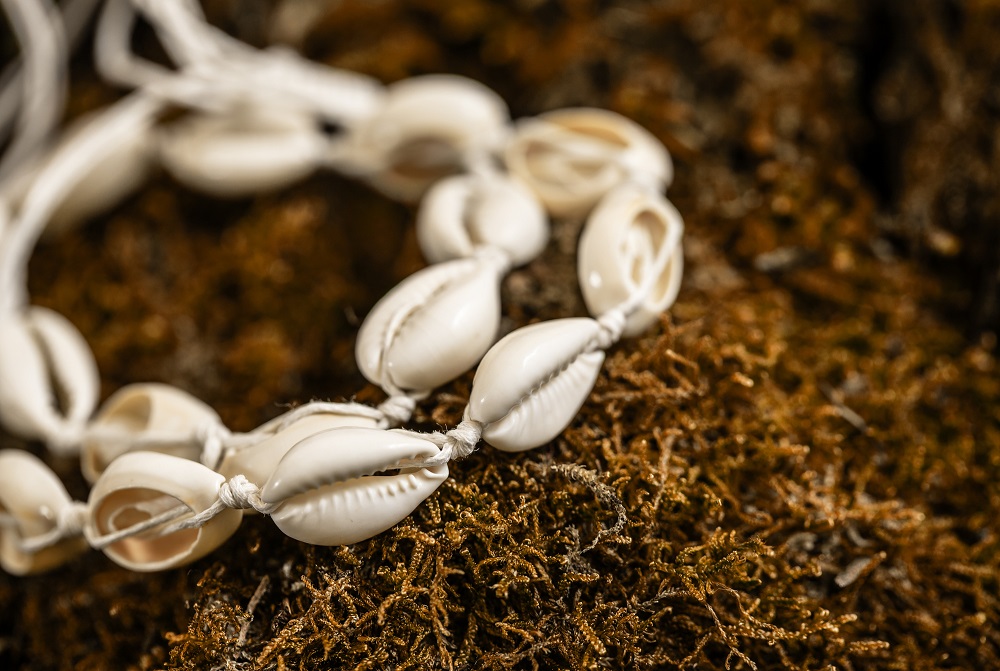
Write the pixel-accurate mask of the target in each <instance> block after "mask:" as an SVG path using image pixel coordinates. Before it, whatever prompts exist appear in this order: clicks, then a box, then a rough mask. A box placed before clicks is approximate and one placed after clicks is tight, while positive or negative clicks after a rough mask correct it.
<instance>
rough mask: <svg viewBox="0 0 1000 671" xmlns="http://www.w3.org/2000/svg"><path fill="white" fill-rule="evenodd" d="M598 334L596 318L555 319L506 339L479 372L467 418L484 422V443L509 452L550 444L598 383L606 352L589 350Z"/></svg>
mask: <svg viewBox="0 0 1000 671" xmlns="http://www.w3.org/2000/svg"><path fill="white" fill-rule="evenodd" d="M600 330H601V327H600V325H599V324H598V323H597V322H596V321H594V320H593V319H555V320H552V321H548V322H541V323H539V324H532V325H530V326H525V327H523V328H520V329H517V330H516V331H514V332H513V333H510V334H509V335H507V336H506V337H504V338H502V339H501V340H500V341H499V342H498V343H497V344H496V345H494V346H493V347H492V348H490V351H489V352H487V353H486V356H484V357H483V360H482V363H480V364H479V368H478V369H477V370H476V377H475V379H474V380H473V382H472V394H471V396H470V398H469V405H468V406H467V407H466V411H465V417H466V419H473V420H476V421H477V422H482V423H483V425H484V427H483V440H485V441H486V442H488V443H489V444H490V445H492V446H494V447H496V448H498V449H500V450H503V451H505V452H521V451H523V450H530V449H531V448H534V447H538V446H539V445H543V444H545V443H547V442H549V441H550V440H552V439H553V438H555V437H556V436H557V435H559V434H560V433H561V432H562V430H563V429H565V428H566V427H567V426H568V425H569V423H570V422H571V421H572V420H573V418H574V417H575V416H576V414H577V412H579V410H580V406H582V405H583V402H584V401H586V400H587V397H588V396H589V395H590V390H591V389H593V387H594V382H596V381H597V375H598V374H599V373H600V372H601V365H602V364H603V363H604V352H603V351H602V350H599V349H597V350H594V351H587V350H588V349H590V348H591V346H592V343H593V342H594V341H595V339H596V338H597V337H598V335H599V333H600Z"/></svg>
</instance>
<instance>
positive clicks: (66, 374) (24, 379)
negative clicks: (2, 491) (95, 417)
mask: <svg viewBox="0 0 1000 671" xmlns="http://www.w3.org/2000/svg"><path fill="white" fill-rule="evenodd" d="M99 386H100V378H99V375H98V372H97V364H96V363H95V362H94V355H93V354H92V353H91V351H90V347H89V346H88V345H87V342H86V341H85V340H84V339H83V336H82V335H80V332H79V331H77V330H76V327H75V326H73V324H71V323H70V322H69V320H67V319H66V318H65V317H63V316H62V315H60V314H59V313H57V312H53V311H52V310H49V309H48V308H43V307H38V306H31V307H30V308H28V309H27V311H26V312H25V313H23V314H22V315H11V316H10V317H8V318H5V319H3V320H0V419H2V420H3V424H4V426H6V427H7V428H8V429H10V430H11V431H13V432H15V433H17V434H19V435H21V436H23V437H25V438H35V439H38V438H40V439H48V440H55V441H58V440H59V437H60V436H61V435H63V434H64V433H65V432H67V431H73V430H76V428H78V427H81V426H82V425H83V423H84V422H85V421H86V419H87V418H88V417H90V413H91V412H93V410H94V405H95V404H96V402H97V395H98V390H99ZM57 405H61V406H62V408H63V409H62V411H61V412H60V411H59V409H58V408H57ZM53 447H58V446H56V445H54V446H53Z"/></svg>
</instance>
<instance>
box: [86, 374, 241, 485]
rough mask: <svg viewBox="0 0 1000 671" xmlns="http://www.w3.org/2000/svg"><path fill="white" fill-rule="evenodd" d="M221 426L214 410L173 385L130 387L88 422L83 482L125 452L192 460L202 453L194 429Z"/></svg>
mask: <svg viewBox="0 0 1000 671" xmlns="http://www.w3.org/2000/svg"><path fill="white" fill-rule="evenodd" d="M221 423H222V420H220V419H219V416H218V415H217V414H216V413H215V411H214V410H212V408H210V407H209V406H208V405H206V404H205V403H202V402H201V401H200V400H198V399H197V398H195V397H194V396H192V395H191V394H188V393H187V392H184V391H181V390H180V389H177V388H176V387H171V386H170V385H167V384H157V383H142V384H130V385H128V386H126V387H122V388H121V389H119V390H118V391H117V392H115V393H114V394H113V395H112V396H111V397H110V398H109V399H108V400H107V401H105V402H104V405H103V406H102V407H101V409H100V411H99V412H98V413H97V416H96V417H94V420H93V421H92V422H91V424H90V427H89V430H88V434H89V435H88V436H86V437H85V438H84V441H83V452H82V453H81V455H80V457H81V459H80V468H81V470H82V471H83V476H84V477H85V478H86V479H87V481H88V482H90V483H93V482H95V481H96V480H97V479H98V478H99V477H100V476H101V474H102V473H103V472H104V469H106V468H107V467H108V465H109V464H110V463H112V462H113V461H114V460H115V459H117V458H118V457H119V456H121V455H122V454H124V453H126V452H129V451H134V450H142V451H149V452H162V453H165V454H171V455H174V456H177V457H182V458H184V459H194V460H196V459H198V458H199V456H200V455H201V449H202V446H201V444H200V443H199V442H198V441H197V440H196V438H197V435H198V431H199V430H200V429H203V428H204V427H205V426H207V425H212V424H221ZM101 434H104V436H102V435H101ZM109 434H110V435H111V436H112V437H108V436H109ZM118 436H120V437H118Z"/></svg>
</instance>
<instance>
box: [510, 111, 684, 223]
mask: <svg viewBox="0 0 1000 671" xmlns="http://www.w3.org/2000/svg"><path fill="white" fill-rule="evenodd" d="M504 156H505V160H506V164H507V168H508V169H509V170H510V172H511V174H513V175H515V176H517V177H519V178H520V179H521V180H523V181H524V183H525V184H527V185H528V186H529V187H531V189H532V190H533V191H534V192H535V193H536V194H537V195H538V197H539V198H540V199H541V201H542V203H544V205H545V207H546V208H547V209H548V211H549V213H551V214H552V215H553V216H557V217H569V216H580V215H583V214H585V213H586V212H587V211H588V210H589V209H590V208H591V207H592V206H593V205H594V203H596V202H597V201H598V200H599V199H600V198H601V196H603V195H604V194H605V193H607V192H608V190H610V189H611V188H613V187H614V186H616V185H618V184H620V183H621V182H623V181H624V180H626V179H632V180H634V181H640V182H642V183H644V184H649V185H650V186H651V187H653V188H656V189H662V188H665V187H667V186H669V185H670V182H671V180H672V179H673V164H672V163H671V161H670V155H669V154H668V153H667V150H666V148H665V147H664V146H663V145H662V144H661V143H660V142H659V140H657V139H656V138H655V137H654V136H653V135H652V134H651V133H650V132H649V131H647V130H646V129H644V128H643V127H642V126H640V125H639V124H637V123H635V122H634V121H632V120H631V119H628V118H626V117H624V116H622V115H620V114H616V113H614V112H610V111H608V110H602V109H593V108H573V109H562V110H555V111H553V112H547V113H545V114H541V115H539V116H538V117H536V118H533V119H524V120H521V121H519V122H518V124H517V127H516V130H515V133H514V136H513V137H512V138H511V140H510V142H509V143H508V144H507V148H506V152H505V154H504Z"/></svg>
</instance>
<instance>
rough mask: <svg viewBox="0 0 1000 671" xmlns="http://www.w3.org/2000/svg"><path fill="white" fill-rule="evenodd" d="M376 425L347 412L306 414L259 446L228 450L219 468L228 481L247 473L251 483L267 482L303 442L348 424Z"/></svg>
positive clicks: (370, 420) (370, 427)
mask: <svg viewBox="0 0 1000 671" xmlns="http://www.w3.org/2000/svg"><path fill="white" fill-rule="evenodd" d="M376 425H377V421H376V420H375V419H373V418H371V417H366V416H362V415H351V414H347V413H344V414H340V413H318V414H315V415H306V416H305V417H302V418H301V419H299V420H298V421H296V422H294V423H292V424H290V425H289V426H287V427H285V428H284V429H281V430H280V431H276V432H275V433H274V435H272V436H270V437H268V438H265V439H264V440H262V441H261V442H259V443H257V444H256V445H252V446H250V447H248V448H246V449H244V450H239V451H234V452H230V453H228V454H227V455H226V457H225V458H224V459H223V460H222V464H221V465H220V466H219V468H218V471H219V473H221V474H222V475H223V476H225V478H226V479H227V480H228V479H229V478H232V477H233V476H234V475H245V476H246V478H247V479H248V480H249V481H250V482H266V481H267V479H268V478H269V477H270V476H271V474H272V473H274V469H275V468H276V467H277V465H278V462H280V461H281V459H282V457H284V456H285V454H287V453H288V451H289V450H290V449H291V448H292V447H293V446H294V445H295V444H296V443H298V442H299V441H301V440H304V439H306V438H308V437H309V436H312V435H315V434H317V433H321V432H323V431H328V430H330V429H337V428H341V427H345V426H354V427H364V428H369V429H374V428H375V427H376Z"/></svg>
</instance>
